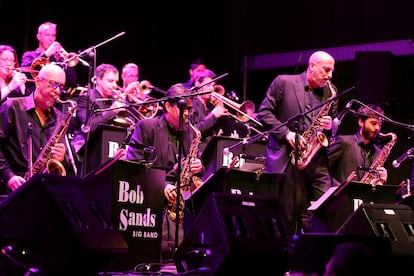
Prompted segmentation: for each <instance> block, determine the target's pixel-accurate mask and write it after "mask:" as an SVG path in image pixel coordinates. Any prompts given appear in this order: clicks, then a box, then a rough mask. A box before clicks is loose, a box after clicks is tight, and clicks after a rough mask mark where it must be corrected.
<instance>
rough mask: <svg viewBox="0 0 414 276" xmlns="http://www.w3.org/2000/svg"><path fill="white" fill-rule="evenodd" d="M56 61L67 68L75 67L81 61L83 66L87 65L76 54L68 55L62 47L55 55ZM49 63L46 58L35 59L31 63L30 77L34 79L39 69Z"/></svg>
mask: <svg viewBox="0 0 414 276" xmlns="http://www.w3.org/2000/svg"><path fill="white" fill-rule="evenodd" d="M55 56H56V59H57V60H59V61H61V62H63V63H64V64H66V65H67V66H69V67H74V66H76V65H77V64H78V63H79V61H81V62H82V63H84V64H88V63H87V62H86V61H85V60H83V59H81V58H80V57H79V55H77V54H76V53H68V52H67V51H66V50H65V49H63V47H62V48H61V50H60V52H58V53H56V54H55ZM48 63H50V60H49V58H47V57H37V58H35V59H34V60H33V61H32V65H31V68H30V69H31V70H32V71H33V72H32V77H33V78H36V77H37V74H38V73H39V71H40V69H42V68H43V66H45V65H46V64H48Z"/></svg>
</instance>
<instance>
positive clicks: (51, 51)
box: [45, 41, 62, 57]
mask: <svg viewBox="0 0 414 276" xmlns="http://www.w3.org/2000/svg"><path fill="white" fill-rule="evenodd" d="M60 51H62V45H60V43H59V42H57V41H54V42H53V43H52V44H50V46H49V48H47V50H46V51H45V55H46V56H47V57H51V56H53V55H55V54H57V53H60Z"/></svg>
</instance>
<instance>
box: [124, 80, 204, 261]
mask: <svg viewBox="0 0 414 276" xmlns="http://www.w3.org/2000/svg"><path fill="white" fill-rule="evenodd" d="M189 93H190V91H189V90H188V89H187V88H185V87H184V85H183V84H181V83H178V84H174V85H172V86H171V87H170V88H169V89H168V91H167V94H166V97H167V98H169V100H168V101H166V102H165V103H164V107H163V108H164V111H163V114H161V115H157V116H155V117H153V118H150V119H146V120H140V121H138V123H137V125H136V127H135V129H134V132H133V134H132V136H131V138H130V141H129V146H128V149H127V152H126V160H131V161H137V162H149V163H152V166H154V167H160V168H163V169H165V170H166V171H167V172H169V173H170V172H172V171H173V169H172V168H173V167H174V165H175V164H177V163H178V161H179V160H178V156H179V151H178V146H179V145H178V143H179V137H180V130H179V126H180V108H179V106H178V105H179V104H183V103H182V102H181V101H182V100H184V104H186V106H185V107H183V108H184V110H183V111H184V112H183V116H184V118H183V120H184V121H187V120H189V108H191V106H192V100H191V99H190V98H188V97H186V98H181V99H182V100H178V99H179V97H180V96H181V95H186V94H189ZM177 100H178V101H177ZM181 137H183V139H182V142H183V144H182V148H183V152H182V157H186V156H187V155H188V154H189V153H190V151H191V145H192V142H193V140H194V139H195V138H196V134H195V132H194V131H193V130H192V129H191V128H190V126H189V125H188V124H185V123H183V133H182V136H181ZM145 146H147V147H149V146H151V147H152V149H153V151H155V152H154V153H153V154H152V155H151V154H150V156H146V152H147V150H145V149H143V147H145ZM183 169H184V168H183ZM189 170H190V171H191V173H192V174H193V175H198V174H200V173H202V171H203V165H202V162H201V160H200V159H199V157H198V156H191V162H190V164H189ZM169 173H167V175H169ZM167 178H168V179H166V183H165V187H164V197H165V202H166V205H165V207H167V205H168V203H174V202H175V201H176V198H177V191H176V185H175V184H174V180H175V178H176V177H175V176H173V177H172V179H170V178H169V177H167ZM164 214H165V215H164V217H163V226H162V239H161V241H162V242H161V243H162V245H161V253H162V258H163V259H164V260H166V259H169V258H171V257H172V255H171V254H169V253H174V245H175V231H176V230H175V229H176V221H172V220H171V218H170V216H169V215H168V212H167V208H165V212H164ZM187 221H188V220H187ZM185 225H186V218H185V219H184V222H183V224H179V237H178V241H177V242H178V243H180V242H181V241H182V239H183V234H184V233H183V231H184V226H185Z"/></svg>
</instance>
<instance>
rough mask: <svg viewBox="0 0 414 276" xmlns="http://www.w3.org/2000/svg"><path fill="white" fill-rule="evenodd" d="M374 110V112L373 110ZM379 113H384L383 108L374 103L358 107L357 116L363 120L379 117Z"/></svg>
mask: <svg viewBox="0 0 414 276" xmlns="http://www.w3.org/2000/svg"><path fill="white" fill-rule="evenodd" d="M373 110H374V111H376V112H374V111H373ZM380 115H384V110H382V108H381V107H379V106H378V105H375V104H367V106H361V107H360V108H359V109H358V114H357V118H358V119H361V120H363V121H365V120H366V119H368V118H375V119H379V120H380V119H381V116H380Z"/></svg>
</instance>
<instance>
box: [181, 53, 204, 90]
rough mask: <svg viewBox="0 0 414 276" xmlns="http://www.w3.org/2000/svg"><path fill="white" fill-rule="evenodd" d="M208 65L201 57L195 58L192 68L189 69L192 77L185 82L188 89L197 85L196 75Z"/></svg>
mask: <svg viewBox="0 0 414 276" xmlns="http://www.w3.org/2000/svg"><path fill="white" fill-rule="evenodd" d="M206 69H207V66H206V64H205V62H204V61H203V60H202V59H201V58H198V59H195V60H194V61H193V62H192V63H191V65H190V69H188V73H189V74H190V78H189V79H188V80H187V81H186V82H185V83H184V86H185V87H186V88H188V89H190V88H193V87H194V86H195V76H196V74H197V73H198V72H200V71H203V70H206Z"/></svg>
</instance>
